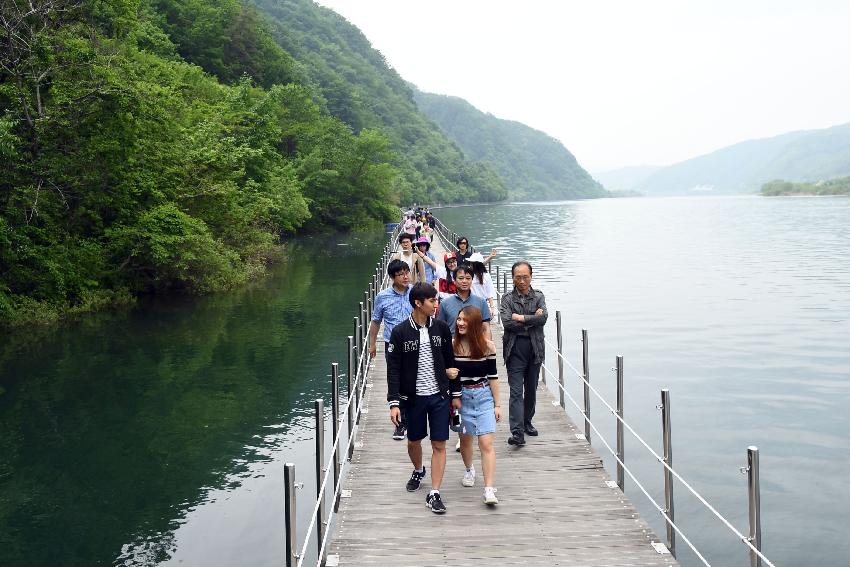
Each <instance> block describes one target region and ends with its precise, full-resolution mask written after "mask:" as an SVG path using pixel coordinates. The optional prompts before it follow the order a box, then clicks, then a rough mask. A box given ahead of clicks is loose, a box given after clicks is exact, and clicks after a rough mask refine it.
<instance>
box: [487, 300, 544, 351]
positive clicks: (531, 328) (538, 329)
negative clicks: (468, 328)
mask: <svg viewBox="0 0 850 567" xmlns="http://www.w3.org/2000/svg"><path fill="white" fill-rule="evenodd" d="M538 309H542V310H543V315H535V314H534V313H535V311H537V310H538ZM514 313H517V314H519V315H525V322H520V321H514V320H512V319H511V315H512V314H514ZM499 316H500V317H501V319H502V326H503V327H504V329H505V332H504V333H503V334H502V355H503V356H504V359H505V362H507V360H508V357H509V356H510V355H511V349H512V348H513V347H514V341H516V336H517V333H523V332H527V333H528V336H529V337H530V338H531V347H532V349H534V362H535V364H541V363H542V362H543V359H544V357H545V355H546V344H545V343H544V340H543V326H544V325H545V324H546V319H548V318H549V312H548V311H547V310H546V298H545V297H543V292H542V291H538V290H536V289H534V288H530V289H529V290H528V295H521V294H520V293H519V292H518V291H517V290H516V287H515V288H514V289H513V291H511V292H510V293H506V294H505V295H503V296H502V301H501V303H500V304H499Z"/></svg>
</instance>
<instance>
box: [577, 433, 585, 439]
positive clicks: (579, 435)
mask: <svg viewBox="0 0 850 567" xmlns="http://www.w3.org/2000/svg"><path fill="white" fill-rule="evenodd" d="M576 439H587V437H585V436H584V433H576Z"/></svg>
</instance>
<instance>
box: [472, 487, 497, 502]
mask: <svg viewBox="0 0 850 567" xmlns="http://www.w3.org/2000/svg"><path fill="white" fill-rule="evenodd" d="M470 486H471V485H470ZM484 503H485V504H487V505H488V506H494V505H496V504H498V503H499V499H498V498H496V489H495V488H493V487H492V486H485V487H484Z"/></svg>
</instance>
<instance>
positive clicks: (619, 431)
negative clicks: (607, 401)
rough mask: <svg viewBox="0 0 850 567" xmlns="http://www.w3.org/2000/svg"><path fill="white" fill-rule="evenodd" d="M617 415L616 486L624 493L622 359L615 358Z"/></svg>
mask: <svg viewBox="0 0 850 567" xmlns="http://www.w3.org/2000/svg"><path fill="white" fill-rule="evenodd" d="M617 415H618V416H619V417H620V419H618V420H617V458H618V459H620V461H619V462H618V463H617V486H619V487H620V490H621V491H623V492H625V491H626V489H625V486H626V474H625V470H624V469H623V463H625V462H626V446H625V437H624V435H623V422H622V421H620V420H621V419H623V357H622V356H618V357H617Z"/></svg>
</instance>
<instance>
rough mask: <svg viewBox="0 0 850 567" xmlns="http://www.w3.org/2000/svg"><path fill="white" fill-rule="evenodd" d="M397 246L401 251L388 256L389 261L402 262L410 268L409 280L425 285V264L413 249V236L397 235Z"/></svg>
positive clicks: (403, 233) (406, 234) (404, 233)
mask: <svg viewBox="0 0 850 567" xmlns="http://www.w3.org/2000/svg"><path fill="white" fill-rule="evenodd" d="M398 244H399V246H400V247H401V249H400V250H398V251H397V252H395V253H394V254H393V255H392V256H390V260H391V261H392V260H403V261H404V262H405V263H406V264H407V266H408V267H409V268H410V277H411V280H412V281H413V282H414V283H415V282H419V283H425V263H424V262H423V261H422V258H421V257H419V255H418V254H417V253H416V250H414V248H413V236H411V235H410V234H408V233H406V232H402V233H401V234H399V235H398Z"/></svg>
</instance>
